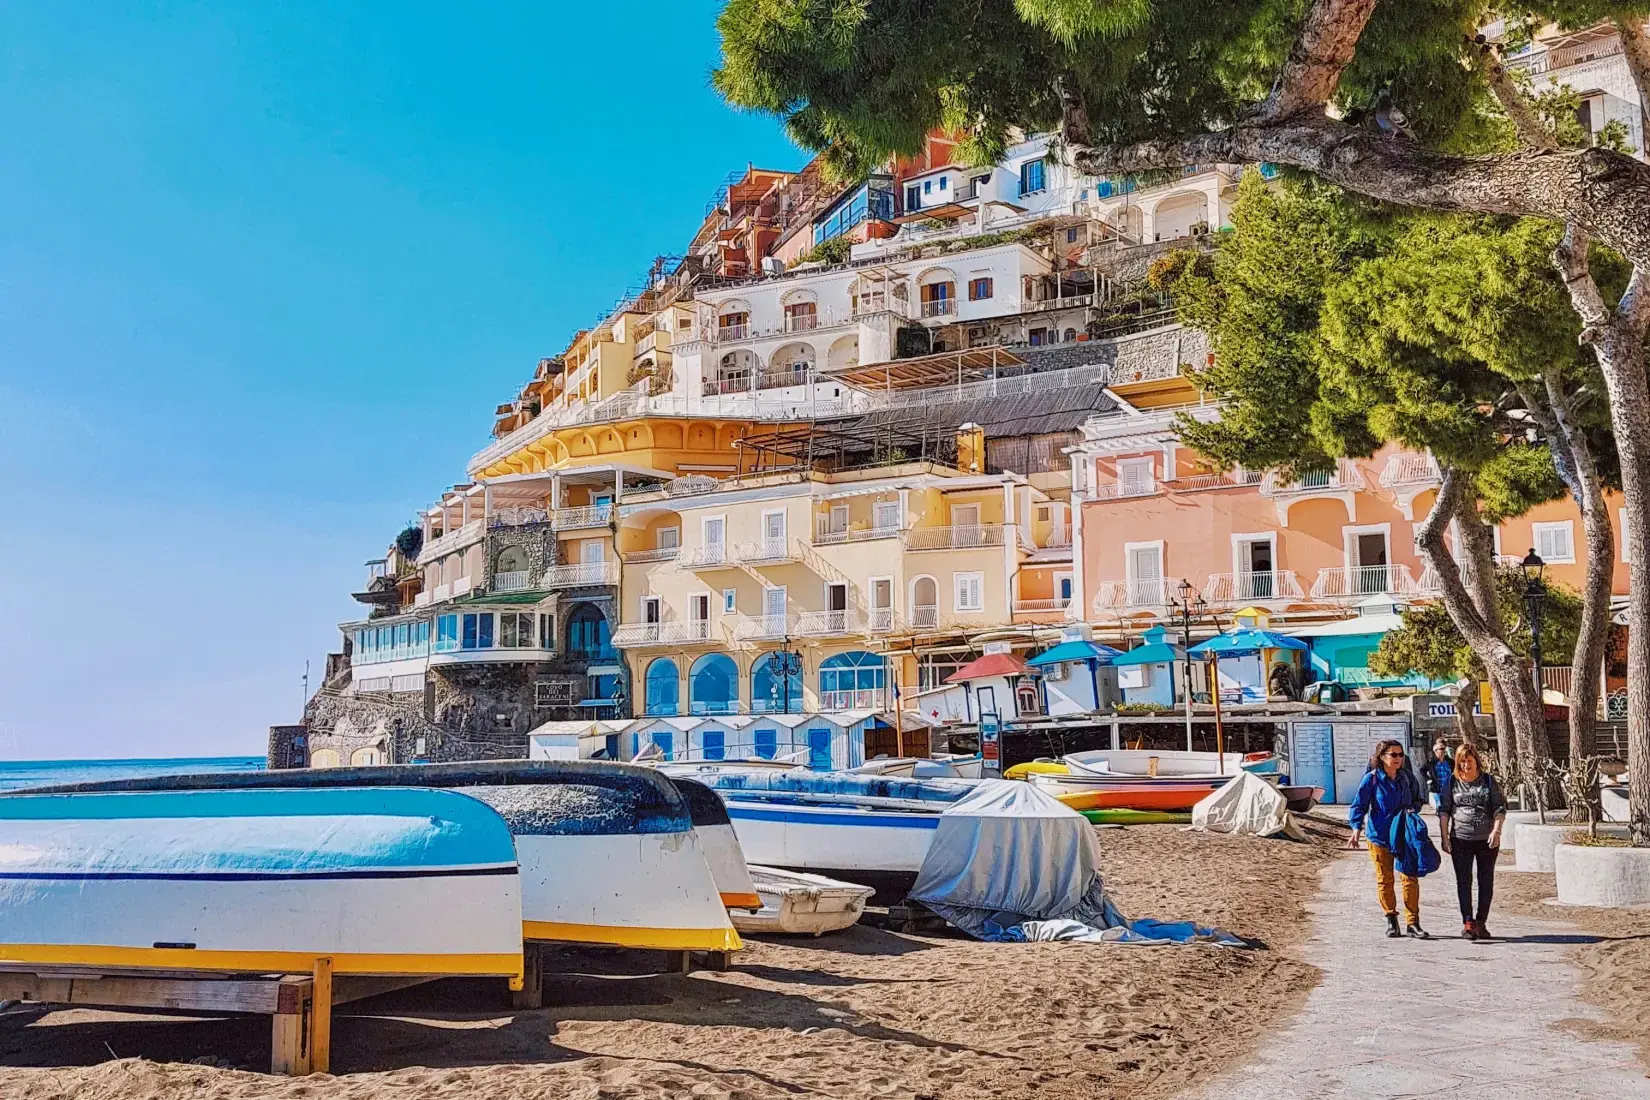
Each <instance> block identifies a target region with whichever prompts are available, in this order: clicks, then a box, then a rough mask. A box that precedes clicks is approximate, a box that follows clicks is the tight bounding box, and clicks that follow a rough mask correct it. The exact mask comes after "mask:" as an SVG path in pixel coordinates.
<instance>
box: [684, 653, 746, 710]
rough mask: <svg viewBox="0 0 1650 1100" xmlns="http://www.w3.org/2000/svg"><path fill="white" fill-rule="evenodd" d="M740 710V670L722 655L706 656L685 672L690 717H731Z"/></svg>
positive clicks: (709, 654) (731, 660)
mask: <svg viewBox="0 0 1650 1100" xmlns="http://www.w3.org/2000/svg"><path fill="white" fill-rule="evenodd" d="M738 709H739V668H738V666H737V665H735V664H734V663H733V658H732V657H729V656H728V655H727V654H725V653H707V654H705V655H704V656H703V657H700V658H699V659H698V660H697V661H694V662H693V667H692V668H691V669H689V670H688V713H689V714H732V713H734V712H735V711H737V710H738Z"/></svg>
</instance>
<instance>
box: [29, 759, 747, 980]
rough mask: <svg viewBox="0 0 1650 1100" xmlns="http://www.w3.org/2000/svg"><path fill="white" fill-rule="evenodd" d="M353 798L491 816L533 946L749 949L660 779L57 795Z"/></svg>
mask: <svg viewBox="0 0 1650 1100" xmlns="http://www.w3.org/2000/svg"><path fill="white" fill-rule="evenodd" d="M354 787H402V788H408V787H413V788H416V787H428V788H447V789H451V790H455V791H462V792H463V793H465V794H468V795H471V796H473V797H474V798H476V799H479V800H480V801H482V802H483V803H485V804H486V805H488V806H489V807H491V808H492V809H493V810H494V812H496V813H497V814H498V815H499V816H501V817H502V818H503V820H504V822H505V825H506V827H507V828H508V831H509V833H510V834H511V835H512V836H513V838H514V843H515V852H516V856H517V859H518V861H519V863H520V868H521V871H520V880H521V928H520V932H519V936H520V937H521V938H523V939H526V940H531V941H543V942H557V943H578V944H590V945H601V946H612V947H632V948H646V949H651V950H664V951H689V950H691V951H737V950H738V949H739V948H740V947H741V946H742V944H741V941H740V939H739V933H738V932H737V931H735V929H734V927H733V923H732V921H731V920H729V918H728V912H727V908H726V905H725V904H724V901H723V898H722V897H721V892H720V891H719V890H718V887H717V882H716V879H715V877H714V875H713V874H712V871H711V866H710V863H709V861H708V859H707V854H706V848H705V845H704V844H702V843H701V840H700V836H699V833H698V830H696V829H695V827H694V824H693V818H692V813H691V811H690V809H689V806H688V802H687V800H686V799H685V798H684V797H683V795H682V792H681V790H680V789H679V788H678V787H677V786H676V785H675V784H674V783H673V782H672V781H671V780H669V779H667V778H665V777H664V776H662V775H660V774H659V773H658V772H657V771H656V770H654V769H652V768H638V767H632V766H630V765H626V764H610V763H604V762H598V761H571V760H567V761H563V760H532V761H527V760H503V761H477V762H471V763H462V764H406V765H385V766H379V767H353V768H322V769H292V770H288V771H263V772H215V773H205V774H201V775H190V776H163V777H150V778H145V779H136V780H108V781H105V782H101V783H89V784H76V785H73V786H68V787H59V788H51V789H52V790H57V791H70V792H88V791H107V790H133V789H166V790H213V789H224V788H233V789H280V790H288V791H290V790H301V789H310V790H314V789H323V790H339V789H347V788H354ZM730 831H731V827H730ZM739 858H740V861H741V863H742V862H743V857H739ZM749 893H750V894H751V895H754V894H755V889H754V888H752V889H750V890H749ZM739 900H744V899H739ZM755 900H756V901H757V904H758V905H760V899H755Z"/></svg>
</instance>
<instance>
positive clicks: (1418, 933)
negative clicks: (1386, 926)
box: [1389, 917, 1432, 940]
mask: <svg viewBox="0 0 1650 1100" xmlns="http://www.w3.org/2000/svg"><path fill="white" fill-rule="evenodd" d="M1392 919H1393V920H1397V919H1398V918H1396V917H1394V918H1392ZM1405 932H1407V933H1408V934H1409V935H1411V936H1413V937H1415V938H1416V939H1418V940H1430V939H1432V934H1431V933H1429V932H1428V931H1427V930H1426V929H1425V928H1422V927H1421V922H1420V921H1416V922H1415V923H1414V924H1412V925H1410V926H1409V927H1408V928H1407V929H1405ZM1389 934H1390V933H1389Z"/></svg>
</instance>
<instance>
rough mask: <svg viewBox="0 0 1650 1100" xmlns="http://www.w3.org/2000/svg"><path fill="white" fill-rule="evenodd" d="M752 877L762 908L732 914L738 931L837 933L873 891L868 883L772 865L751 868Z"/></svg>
mask: <svg viewBox="0 0 1650 1100" xmlns="http://www.w3.org/2000/svg"><path fill="white" fill-rule="evenodd" d="M751 877H752V878H753V879H754V880H755V881H756V889H757V892H758V893H759V894H760V895H761V897H762V908H761V909H759V910H757V911H756V912H754V913H749V914H743V913H742V914H737V915H735V916H734V918H733V923H734V925H735V926H736V927H737V928H738V929H739V930H740V931H741V932H767V933H779V934H784V935H796V936H823V935H824V934H825V933H827V932H840V931H841V930H842V929H844V928H848V927H850V926H852V925H853V924H854V923H856V922H857V921H858V920H859V918H860V916H861V914H863V913H864V912H865V903H866V902H867V901H868V900H870V898H871V895H872V894H874V893H876V891H875V890H873V889H871V888H870V887H869V886H856V885H854V884H853V883H851V882H838V881H837V880H835V879H829V878H825V877H823V876H821V875H809V874H802V873H798V872H795V871H782V870H778V869H776V868H773V867H752V868H751Z"/></svg>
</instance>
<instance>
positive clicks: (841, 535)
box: [814, 519, 900, 546]
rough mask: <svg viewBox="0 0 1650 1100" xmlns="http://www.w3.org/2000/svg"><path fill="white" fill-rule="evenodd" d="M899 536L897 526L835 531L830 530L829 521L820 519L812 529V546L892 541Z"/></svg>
mask: <svg viewBox="0 0 1650 1100" xmlns="http://www.w3.org/2000/svg"><path fill="white" fill-rule="evenodd" d="M899 534H900V527H899V526H898V525H897V524H896V525H895V526H893V527H859V528H844V529H843V530H840V531H837V530H833V529H832V528H831V526H830V521H829V520H826V519H821V520H820V521H819V523H818V524H816V525H815V527H814V545H815V546H835V545H837V544H838V543H844V542H865V541H867V540H869V539H893V538H898V537H899Z"/></svg>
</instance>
